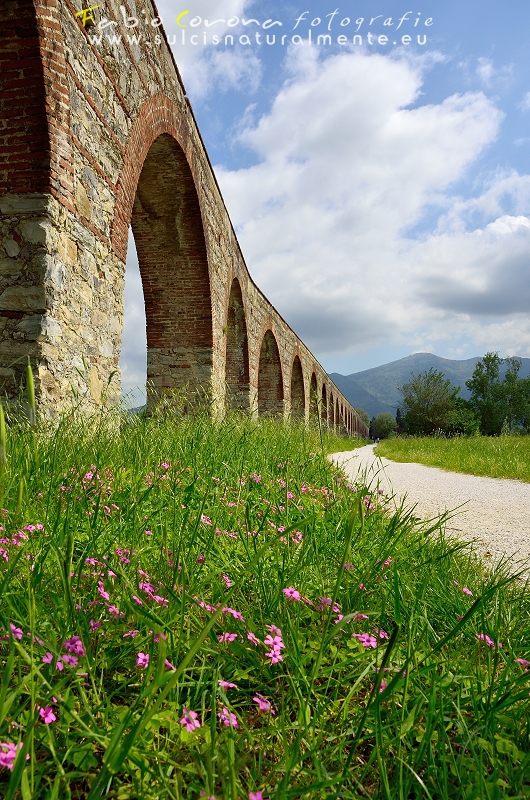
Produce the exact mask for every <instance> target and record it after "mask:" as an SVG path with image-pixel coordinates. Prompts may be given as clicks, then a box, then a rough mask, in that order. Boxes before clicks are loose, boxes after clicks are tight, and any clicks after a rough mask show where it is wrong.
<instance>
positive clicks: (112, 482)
mask: <svg viewBox="0 0 530 800" xmlns="http://www.w3.org/2000/svg"><path fill="white" fill-rule="evenodd" d="M393 444H394V443H393V442H385V444H384V447H385V448H386V447H392V446H393ZM440 444H444V443H440ZM354 446H355V444H354V443H353V442H351V441H349V442H345V441H344V440H339V439H337V437H333V436H329V435H327V434H321V433H320V432H319V431H318V430H312V429H305V428H303V427H288V426H286V425H283V424H281V423H278V422H274V421H260V422H258V421H252V420H250V419H248V418H243V417H233V418H228V419H226V420H225V421H223V422H222V423H219V422H214V421H211V420H210V419H208V418H206V417H204V418H203V417H200V416H199V417H196V418H194V419H191V418H180V419H175V418H173V419H170V418H168V417H167V416H163V415H160V416H154V417H151V418H147V419H145V418H142V417H131V418H127V419H120V418H113V417H111V416H108V415H106V416H103V415H102V416H101V417H97V418H94V419H92V420H82V419H78V418H76V417H67V416H65V417H64V418H63V419H62V420H61V421H60V422H59V423H57V424H56V426H55V428H54V429H53V430H52V429H51V428H50V427H49V426H46V425H40V426H37V427H31V426H29V425H22V424H18V425H13V426H11V427H10V428H9V429H8V430H7V440H6V442H5V452H3V453H0V456H1V459H0V467H1V470H2V472H1V477H0V493H1V498H0V507H1V511H0V514H1V520H0V522H1V527H2V530H1V531H0V796H1V797H2V798H5V800H13V799H14V798H22V800H38V799H40V798H46V799H48V798H49V799H50V800H53V799H54V798H61V800H63V799H65V798H72V800H78V799H79V798H88V800H101V798H115V800H129V799H131V800H132V799H136V800H166V798H167V799H168V800H169V799H170V798H171V799H172V800H173V799H174V800H177V799H178V800H180V799H181V798H182V799H184V798H185V799H186V800H196V799H197V800H198V799H199V798H202V797H204V798H217V800H221V799H224V798H226V799H227V800H236V798H239V799H240V800H241V799H242V800H247V798H248V799H249V800H273V799H274V800H288V799H289V798H293V799H294V798H313V799H314V798H317V799H319V798H337V799H338V800H349V799H350V798H351V799H352V800H353V799H354V798H355V800H357V798H385V799H390V798H392V800H394V799H395V800H405V799H406V800H409V799H410V798H431V800H444V799H445V798H466V799H469V800H479V798H480V799H482V798H520V799H521V800H522V798H527V797H528V796H530V748H529V736H530V725H529V714H528V711H529V694H530V671H529V669H528V668H529V667H530V661H529V659H530V599H529V594H528V587H525V586H524V585H521V582H520V581H517V580H514V579H513V578H509V577H508V576H507V574H506V573H505V572H503V571H502V570H500V569H499V570H497V571H496V572H494V573H487V572H486V571H485V570H484V569H482V567H481V565H480V564H479V563H478V562H477V561H476V560H475V559H474V558H472V557H471V556H470V555H469V554H468V552H467V550H466V549H465V547H464V546H463V545H461V544H459V543H457V542H456V543H455V541H454V540H448V539H445V538H444V536H443V533H442V526H441V525H440V524H438V523H436V524H433V523H430V524H425V525H424V526H423V527H422V526H418V525H415V524H414V520H413V519H412V517H411V514H410V513H409V511H408V510H407V509H406V508H401V509H400V510H399V511H398V512H397V513H396V512H391V511H390V509H389V508H387V504H386V500H385V497H383V496H381V495H380V494H378V492H377V491H376V490H375V489H373V488H372V487H371V486H369V485H367V484H366V482H365V480H364V478H363V476H362V475H360V476H359V477H358V479H357V481H356V482H355V483H353V484H350V483H348V482H347V480H346V479H345V478H344V477H343V475H342V474H341V473H339V472H338V471H337V470H336V469H335V468H334V467H333V466H332V465H331V464H330V463H329V461H328V460H327V458H326V455H327V454H328V453H330V452H333V451H336V450H340V449H348V448H352V447H354ZM391 457H393V456H391ZM414 460H417V455H416V454H414ZM451 468H453V466H451Z"/></svg>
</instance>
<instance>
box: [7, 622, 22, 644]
mask: <svg viewBox="0 0 530 800" xmlns="http://www.w3.org/2000/svg"><path fill="white" fill-rule="evenodd" d="M9 630H10V631H11V635H12V637H13V639H16V640H17V641H20V640H21V639H22V637H23V636H24V631H23V630H22V628H17V627H16V625H13V623H12V622H10V623H9Z"/></svg>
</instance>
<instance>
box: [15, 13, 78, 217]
mask: <svg viewBox="0 0 530 800" xmlns="http://www.w3.org/2000/svg"><path fill="white" fill-rule="evenodd" d="M0 31H1V36H2V39H3V40H4V42H5V43H8V44H9V45H10V46H9V47H7V48H5V49H3V52H2V54H1V56H0V73H1V75H2V84H3V86H2V92H1V94H2V97H1V100H0V119H1V120H2V139H3V144H4V145H5V149H4V157H3V159H2V160H1V161H0V185H1V186H4V187H6V190H7V192H9V193H10V194H11V193H12V194H15V193H18V192H21V193H26V192H50V194H52V195H53V196H54V197H56V198H58V199H59V200H60V202H62V203H63V204H64V205H67V204H69V203H71V197H72V190H73V171H74V170H73V166H72V163H71V147H70V141H69V136H68V126H69V118H70V108H69V102H68V100H69V97H68V84H67V77H66V75H67V71H66V61H65V47H64V41H63V38H62V32H61V26H60V10H59V5H58V4H57V5H55V4H51V3H41V2H37V3H35V1H34V0H3V2H2V4H1V5H0ZM59 162H60V163H59ZM3 193H4V191H2V190H0V194H3Z"/></svg>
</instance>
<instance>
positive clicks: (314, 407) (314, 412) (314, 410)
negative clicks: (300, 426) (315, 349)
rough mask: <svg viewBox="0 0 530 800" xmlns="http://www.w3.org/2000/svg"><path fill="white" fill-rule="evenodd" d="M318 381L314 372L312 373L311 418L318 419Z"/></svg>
mask: <svg viewBox="0 0 530 800" xmlns="http://www.w3.org/2000/svg"><path fill="white" fill-rule="evenodd" d="M318 406H319V402H318V381H317V376H316V374H315V373H314V372H312V373H311V381H310V383H309V419H310V420H317V419H318Z"/></svg>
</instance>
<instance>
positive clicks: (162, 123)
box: [110, 94, 202, 261]
mask: <svg viewBox="0 0 530 800" xmlns="http://www.w3.org/2000/svg"><path fill="white" fill-rule="evenodd" d="M184 122H185V121H184V120H183V112H182V110H181V109H179V107H178V106H177V105H176V104H175V103H174V102H173V101H172V100H170V99H169V98H168V97H167V96H166V95H165V94H155V95H153V96H152V97H150V98H149V99H148V100H146V101H145V102H144V103H143V104H142V105H141V106H140V108H139V110H138V114H137V116H136V118H135V120H134V122H133V125H132V127H131V130H130V132H129V135H128V137H127V142H126V144H125V146H124V148H123V162H122V166H121V170H120V174H119V177H118V180H117V181H116V184H115V187H114V195H115V198H116V203H115V210H114V217H113V220H112V227H111V234H110V238H111V245H112V248H113V250H114V252H115V253H116V254H117V255H118V256H119V257H120V258H121V259H122V260H123V261H124V260H125V257H126V255H127V236H128V229H129V224H130V220H131V217H132V212H133V204H134V200H135V195H136V190H137V186H138V182H139V179H140V174H141V171H142V168H143V164H144V162H145V160H146V158H147V155H148V153H149V150H150V149H151V147H152V145H153V143H154V142H155V141H156V140H157V139H158V138H159V137H160V136H162V135H163V134H168V135H169V136H171V137H172V138H173V139H174V140H175V141H176V142H177V143H178V145H179V146H180V150H181V153H182V157H183V159H184V160H185V161H186V164H187V175H186V180H187V185H188V189H189V190H190V191H191V190H192V186H191V184H193V191H194V192H195V195H196V198H197V204H198V208H199V211H200V213H201V217H202V208H201V192H200V190H199V186H200V183H199V180H198V179H197V177H196V175H195V169H194V164H193V163H192V162H191V163H190V159H189V158H188V152H189V151H190V148H189V143H188V140H187V136H186V135H185V133H184V131H185V124H184ZM183 171H184V165H183Z"/></svg>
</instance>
